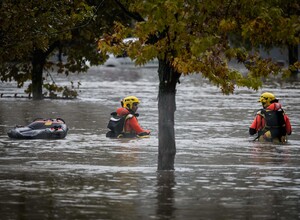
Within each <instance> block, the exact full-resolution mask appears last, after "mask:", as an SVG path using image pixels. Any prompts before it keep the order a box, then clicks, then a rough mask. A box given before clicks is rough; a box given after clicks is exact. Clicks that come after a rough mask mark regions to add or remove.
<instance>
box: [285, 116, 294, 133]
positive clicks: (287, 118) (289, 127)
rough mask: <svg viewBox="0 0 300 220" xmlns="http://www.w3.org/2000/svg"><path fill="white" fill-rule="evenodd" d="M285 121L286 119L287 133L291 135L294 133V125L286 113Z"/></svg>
mask: <svg viewBox="0 0 300 220" xmlns="http://www.w3.org/2000/svg"><path fill="white" fill-rule="evenodd" d="M284 121H285V130H286V134H287V135H291V134H292V126H291V122H290V119H289V117H288V116H287V115H284Z"/></svg>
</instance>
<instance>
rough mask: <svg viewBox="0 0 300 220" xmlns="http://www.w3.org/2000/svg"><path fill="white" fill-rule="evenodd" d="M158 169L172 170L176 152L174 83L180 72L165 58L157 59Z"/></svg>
mask: <svg viewBox="0 0 300 220" xmlns="http://www.w3.org/2000/svg"><path fill="white" fill-rule="evenodd" d="M158 75H159V93H158V117H159V119H158V139H159V141H158V145H159V146H158V170H174V160H175V154H176V146H175V132H174V113H175V110H176V102H175V95H176V84H177V82H178V80H179V77H180V74H179V73H178V72H176V71H175V70H174V69H173V68H172V66H171V65H170V64H169V63H168V62H167V61H166V60H159V68H158Z"/></svg>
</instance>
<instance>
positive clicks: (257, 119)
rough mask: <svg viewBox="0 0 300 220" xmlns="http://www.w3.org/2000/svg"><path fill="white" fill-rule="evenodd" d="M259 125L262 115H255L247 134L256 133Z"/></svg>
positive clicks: (259, 127)
mask: <svg viewBox="0 0 300 220" xmlns="http://www.w3.org/2000/svg"><path fill="white" fill-rule="evenodd" d="M261 125H262V117H261V116H260V115H256V117H255V118H254V120H253V122H252V124H251V125H250V128H249V134H250V135H254V134H256V133H257V132H258V131H259V130H260V129H261Z"/></svg>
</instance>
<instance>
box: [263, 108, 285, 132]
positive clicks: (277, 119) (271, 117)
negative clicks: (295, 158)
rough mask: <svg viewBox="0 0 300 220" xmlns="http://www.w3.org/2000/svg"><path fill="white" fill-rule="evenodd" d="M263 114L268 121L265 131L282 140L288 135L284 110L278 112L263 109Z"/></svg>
mask: <svg viewBox="0 0 300 220" xmlns="http://www.w3.org/2000/svg"><path fill="white" fill-rule="evenodd" d="M261 113H262V115H263V117H264V118H265V120H266V125H265V128H264V129H263V130H265V131H270V132H271V134H272V138H281V137H282V136H285V135H286V130H285V121H284V111H283V109H279V110H277V111H270V110H265V109H263V110H262V111H261Z"/></svg>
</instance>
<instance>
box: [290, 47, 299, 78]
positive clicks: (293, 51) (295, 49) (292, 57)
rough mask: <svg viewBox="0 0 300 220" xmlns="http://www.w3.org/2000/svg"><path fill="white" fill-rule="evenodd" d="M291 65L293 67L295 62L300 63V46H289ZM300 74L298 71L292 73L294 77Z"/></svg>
mask: <svg viewBox="0 0 300 220" xmlns="http://www.w3.org/2000/svg"><path fill="white" fill-rule="evenodd" d="M288 50H289V65H293V64H294V63H295V62H297V61H298V55H299V54H298V45H289V46H288ZM297 73H298V70H293V71H292V77H295V76H296V75H297Z"/></svg>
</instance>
